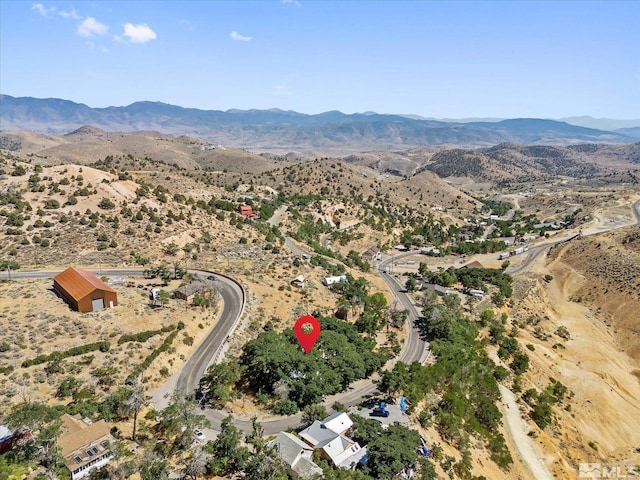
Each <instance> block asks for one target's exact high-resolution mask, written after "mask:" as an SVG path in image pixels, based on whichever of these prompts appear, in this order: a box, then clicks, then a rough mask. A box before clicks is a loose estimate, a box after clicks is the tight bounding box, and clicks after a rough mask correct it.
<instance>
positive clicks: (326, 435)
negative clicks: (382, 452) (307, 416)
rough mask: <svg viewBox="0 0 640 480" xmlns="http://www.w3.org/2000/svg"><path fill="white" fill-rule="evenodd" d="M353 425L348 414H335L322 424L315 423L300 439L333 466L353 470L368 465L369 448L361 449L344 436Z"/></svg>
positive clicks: (301, 434)
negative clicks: (319, 452) (358, 466)
mask: <svg viewBox="0 0 640 480" xmlns="http://www.w3.org/2000/svg"><path fill="white" fill-rule="evenodd" d="M351 425H353V422H352V421H351V419H350V418H349V416H348V415H347V414H346V413H338V414H334V415H331V416H329V417H327V418H325V419H324V420H323V421H322V422H320V421H318V420H316V421H314V422H313V423H312V424H311V425H310V426H308V427H307V428H305V429H304V430H302V431H301V432H300V438H302V439H303V440H304V441H305V442H307V444H309V445H310V446H311V447H313V448H314V449H318V450H320V451H321V454H322V456H323V457H324V458H326V459H327V460H329V462H331V464H333V466H335V467H337V468H347V469H353V468H355V467H356V466H357V465H358V464H363V465H364V464H366V463H367V447H364V448H363V447H361V446H360V444H358V442H356V441H354V440H351V439H350V438H349V437H347V436H345V435H344V434H345V433H346V432H347V431H348V430H349V428H351Z"/></svg>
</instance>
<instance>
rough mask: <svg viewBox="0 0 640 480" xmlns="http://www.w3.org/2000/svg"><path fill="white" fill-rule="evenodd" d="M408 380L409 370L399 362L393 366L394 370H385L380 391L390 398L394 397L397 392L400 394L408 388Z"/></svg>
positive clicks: (382, 374) (381, 378)
mask: <svg viewBox="0 0 640 480" xmlns="http://www.w3.org/2000/svg"><path fill="white" fill-rule="evenodd" d="M408 379H409V369H408V366H407V364H405V363H403V362H397V363H396V364H395V365H394V366H393V370H384V371H383V372H382V373H381V374H380V380H379V381H378V390H380V392H382V393H384V394H386V395H388V396H389V397H393V396H394V395H395V394H396V393H397V392H400V391H402V390H403V389H405V388H406V387H407V381H408Z"/></svg>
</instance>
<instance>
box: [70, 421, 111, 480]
mask: <svg viewBox="0 0 640 480" xmlns="http://www.w3.org/2000/svg"><path fill="white" fill-rule="evenodd" d="M61 420H62V429H63V433H62V435H60V436H59V437H58V445H59V446H60V451H61V454H62V456H63V457H64V464H65V465H66V467H67V468H68V469H69V471H70V472H71V480H77V479H79V478H84V477H86V476H88V475H89V473H90V472H91V470H93V469H95V468H100V467H102V466H104V465H106V464H107V463H109V461H110V460H111V459H112V458H113V455H112V454H111V451H110V448H109V445H110V444H111V443H112V442H113V441H115V439H114V438H113V436H112V435H111V433H110V431H111V426H110V425H108V424H107V423H106V422H105V421H104V420H100V421H98V422H95V423H93V422H91V421H90V420H82V419H81V418H80V416H79V415H77V416H73V417H72V416H71V415H68V414H64V415H63V416H62V417H61Z"/></svg>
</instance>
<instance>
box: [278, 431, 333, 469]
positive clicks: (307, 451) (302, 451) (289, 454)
mask: <svg viewBox="0 0 640 480" xmlns="http://www.w3.org/2000/svg"><path fill="white" fill-rule="evenodd" d="M269 446H270V447H271V448H274V449H275V451H276V454H277V455H278V457H279V458H280V459H281V460H282V461H283V462H284V463H285V464H286V465H287V474H288V475H289V476H291V477H298V478H305V479H306V478H316V477H322V469H321V468H320V467H319V466H318V465H316V464H315V463H313V459H312V458H313V448H312V447H310V446H309V445H307V444H306V443H304V442H303V441H302V440H300V439H299V438H298V437H296V436H295V435H293V434H291V433H288V432H280V433H279V434H278V436H277V437H276V438H275V439H274V440H272V441H271V442H269Z"/></svg>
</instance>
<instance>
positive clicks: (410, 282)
mask: <svg viewBox="0 0 640 480" xmlns="http://www.w3.org/2000/svg"><path fill="white" fill-rule="evenodd" d="M404 288H406V289H407V291H409V292H415V291H416V289H417V288H418V282H417V281H416V279H415V278H414V277H413V276H411V277H409V278H408V279H407V281H406V283H405V284H404Z"/></svg>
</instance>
